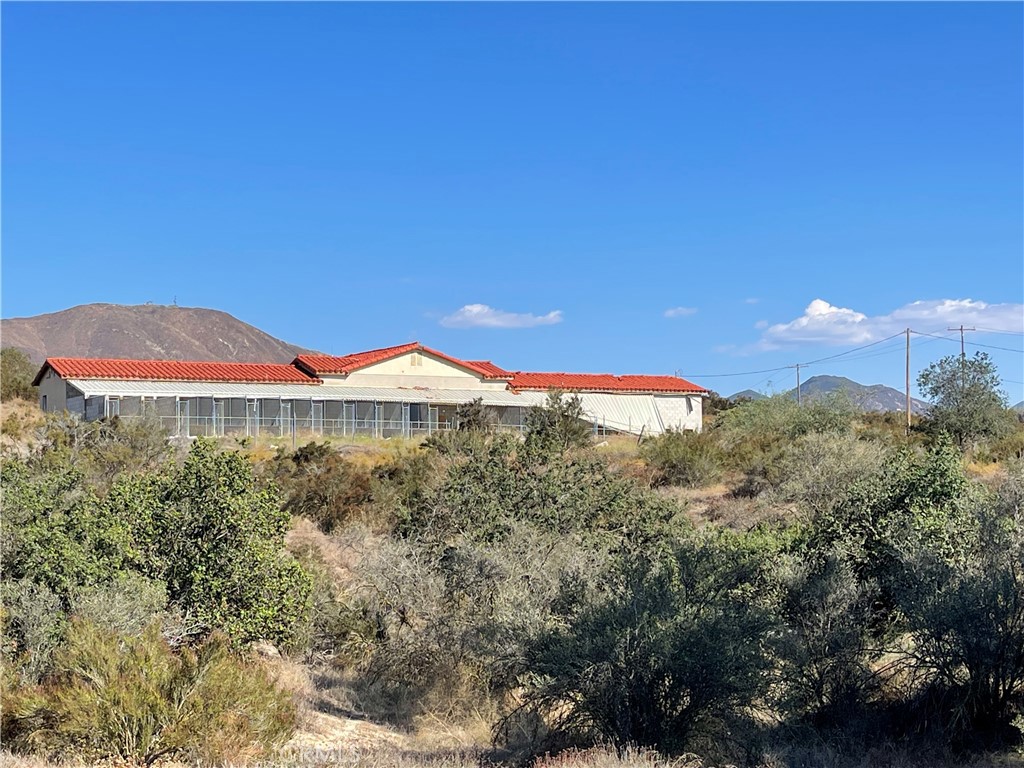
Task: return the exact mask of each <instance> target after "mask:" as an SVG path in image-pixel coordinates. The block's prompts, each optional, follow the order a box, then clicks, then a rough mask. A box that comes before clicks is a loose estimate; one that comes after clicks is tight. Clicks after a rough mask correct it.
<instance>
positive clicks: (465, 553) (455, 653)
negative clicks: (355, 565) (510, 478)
mask: <svg viewBox="0 0 1024 768" xmlns="http://www.w3.org/2000/svg"><path fill="white" fill-rule="evenodd" d="M605 557H606V555H605V553H603V552H601V551H597V550H595V549H593V548H591V547H589V546H587V545H585V544H583V543H582V542H581V541H580V539H579V537H577V536H556V535H553V534H551V533H550V532H544V531H540V530H538V529H537V528H536V527H534V526H531V525H528V524H525V523H517V524H515V526H514V530H513V532H512V535H511V536H510V537H509V538H508V540H507V541H506V542H504V543H503V544H502V546H500V547H493V546H489V545H488V544H486V543H481V542H478V541H473V540H472V539H469V538H467V537H455V538H453V539H452V540H450V541H449V543H448V545H447V546H445V547H444V549H442V550H438V549H436V548H434V547H432V546H429V545H424V543H421V542H414V541H404V542H390V543H387V544H385V545H384V546H383V547H381V549H380V550H379V551H378V552H376V553H374V554H373V555H372V556H371V557H369V558H367V561H366V562H364V564H363V567H362V576H363V579H364V580H365V586H364V588H363V589H362V591H361V592H360V599H361V604H362V607H363V610H364V612H365V615H366V617H367V621H368V622H369V624H370V626H371V627H374V628H375V630H374V634H373V637H372V638H367V643H368V646H369V647H368V648H367V650H368V655H367V656H366V657H365V658H364V663H363V666H362V682H361V690H362V691H363V693H364V695H365V696H366V697H367V698H372V699H373V700H375V701H376V702H378V707H382V712H381V713H380V714H383V715H385V716H387V717H389V718H391V719H395V720H398V721H399V722H402V723H408V722H409V721H410V720H411V718H412V717H413V716H415V715H416V714H420V713H422V712H424V711H431V712H435V713H440V714H442V715H445V716H452V715H459V714H465V713H467V712H472V711H474V710H479V709H487V708H488V707H491V706H493V705H494V704H495V703H496V702H497V701H500V699H501V697H502V696H503V695H505V694H506V693H508V692H509V691H511V690H512V689H514V688H515V687H516V685H517V680H518V674H519V673H520V672H521V671H522V670H523V666H522V665H523V654H524V649H525V646H526V644H527V643H528V642H529V640H530V639H531V638H532V637H533V636H535V635H536V634H537V633H538V632H540V631H541V630H543V629H545V628H547V627H548V626H550V623H551V621H552V606H553V604H554V602H555V601H556V600H557V599H558V597H559V594H560V592H559V586H560V583H561V582H562V581H563V580H571V581H573V582H578V581H584V582H585V581H587V580H589V578H590V574H591V573H593V572H594V571H596V570H597V569H599V568H600V566H601V564H602V563H603V562H604V559H605Z"/></svg>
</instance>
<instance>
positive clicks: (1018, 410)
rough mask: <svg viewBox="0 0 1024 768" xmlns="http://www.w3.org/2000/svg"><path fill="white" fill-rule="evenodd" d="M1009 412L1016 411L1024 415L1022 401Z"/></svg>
mask: <svg viewBox="0 0 1024 768" xmlns="http://www.w3.org/2000/svg"><path fill="white" fill-rule="evenodd" d="M1011 410H1014V411H1017V413H1024V400H1021V401H1020V402H1019V403H1017V404H1016V405H1015V406H1013V408H1012V409H1011Z"/></svg>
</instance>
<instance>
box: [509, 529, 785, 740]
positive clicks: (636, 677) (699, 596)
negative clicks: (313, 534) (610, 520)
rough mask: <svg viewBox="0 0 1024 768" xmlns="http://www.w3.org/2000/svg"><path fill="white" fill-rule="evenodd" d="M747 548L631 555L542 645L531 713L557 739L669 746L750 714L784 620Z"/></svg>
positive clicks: (729, 543)
mask: <svg viewBox="0 0 1024 768" xmlns="http://www.w3.org/2000/svg"><path fill="white" fill-rule="evenodd" d="M737 543H738V540H736V539H730V538H729V537H727V536H725V535H724V534H722V535H715V536H709V537H699V538H694V539H690V540H683V541H677V542H674V543H669V542H663V543H662V546H660V547H657V546H650V545H649V544H647V545H644V546H641V547H636V548H626V549H624V550H623V551H622V552H621V553H620V554H619V556H618V557H617V558H616V560H615V561H614V563H613V566H612V567H611V568H610V569H608V570H607V571H606V572H605V573H604V576H603V579H602V587H603V588H602V589H601V590H600V591H599V592H598V593H597V594H596V595H594V596H591V597H586V596H583V597H582V598H581V599H579V600H570V601H568V602H567V604H566V606H565V607H566V613H565V615H564V624H562V625H560V626H557V627H555V628H553V629H552V630H550V631H547V632H544V633H542V634H541V635H540V636H539V637H538V638H537V640H535V641H534V643H532V644H531V647H530V648H529V650H528V654H527V669H529V670H530V675H529V677H528V678H527V680H528V681H530V682H529V685H528V689H527V691H526V692H525V694H524V697H525V704H524V706H525V707H526V708H527V709H532V710H534V711H536V712H537V713H539V714H540V716H541V717H542V719H543V720H544V721H546V722H548V723H549V724H551V726H552V727H553V729H554V732H555V733H556V734H562V735H566V734H578V735H579V736H580V737H582V738H585V739H587V740H590V741H610V742H612V743H614V744H615V745H616V746H618V747H624V746H627V745H638V746H642V747H654V748H657V749H661V750H667V751H679V750H682V749H685V748H686V747H687V745H688V744H690V743H691V741H692V740H693V738H694V737H695V736H696V735H698V734H701V733H708V732H712V731H715V730H717V729H718V728H719V727H720V726H721V725H722V723H723V722H724V721H725V720H727V719H729V718H731V717H735V716H739V715H741V713H742V711H743V710H744V709H745V708H746V707H747V706H748V705H749V704H750V703H751V702H752V701H753V700H754V699H755V698H756V697H757V696H758V695H760V694H761V693H762V692H763V690H764V686H765V683H766V674H765V673H766V671H767V669H768V665H769V653H768V648H767V640H768V637H769V634H770V632H771V630H772V628H773V625H774V621H773V619H772V617H771V616H770V614H769V612H768V611H766V610H765V609H764V608H763V607H762V606H761V605H760V603H759V600H758V597H757V594H758V588H757V584H758V582H759V581H760V579H761V567H762V563H761V559H760V557H759V556H758V555H757V554H756V553H754V552H752V551H750V550H747V549H745V548H744V547H742V546H737ZM573 591H574V592H575V590H573ZM577 594H579V593H578V592H577Z"/></svg>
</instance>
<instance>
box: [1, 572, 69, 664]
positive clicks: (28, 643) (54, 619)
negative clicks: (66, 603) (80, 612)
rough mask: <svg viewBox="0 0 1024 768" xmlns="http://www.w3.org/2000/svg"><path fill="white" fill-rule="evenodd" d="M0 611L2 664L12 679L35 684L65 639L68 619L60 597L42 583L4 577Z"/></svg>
mask: <svg viewBox="0 0 1024 768" xmlns="http://www.w3.org/2000/svg"><path fill="white" fill-rule="evenodd" d="M0 603H2V606H3V607H2V611H3V614H2V615H3V647H2V650H3V659H2V661H3V664H4V667H6V668H7V669H8V671H9V672H10V673H11V675H12V676H13V673H14V672H15V671H17V673H18V676H19V677H21V679H23V680H26V681H32V682H34V681H36V680H38V679H39V678H40V677H41V676H42V675H43V674H45V673H46V672H47V671H48V670H49V668H50V660H51V657H52V655H53V651H54V650H55V649H56V648H57V647H58V646H59V645H60V643H61V642H62V640H63V639H64V631H65V625H66V623H67V619H66V617H65V614H64V610H63V606H62V605H61V601H60V598H59V597H57V595H55V594H54V593H53V592H52V591H51V590H50V589H49V588H48V587H47V586H46V585H45V584H38V583H36V582H34V581H31V580H30V579H27V578H23V579H19V580H17V581H11V580H8V579H7V578H6V577H5V579H4V581H3V583H2V584H0Z"/></svg>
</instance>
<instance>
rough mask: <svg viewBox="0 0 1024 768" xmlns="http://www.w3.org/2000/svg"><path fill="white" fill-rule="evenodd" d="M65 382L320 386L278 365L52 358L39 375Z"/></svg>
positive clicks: (293, 369) (284, 366)
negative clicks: (48, 374)
mask: <svg viewBox="0 0 1024 768" xmlns="http://www.w3.org/2000/svg"><path fill="white" fill-rule="evenodd" d="M48 367H49V368H52V369H53V370H54V371H56V372H57V373H58V374H59V375H60V376H61V377H62V378H65V379H148V380H151V381H237V382H264V383H274V384H284V383H287V384H319V383H320V380H319V379H317V378H314V377H312V376H310V375H308V374H307V373H305V372H304V371H301V370H299V369H298V368H296V367H295V366H293V365H280V364H276V363H213V362H188V361H183V360H109V359H98V358H87V357H49V358H47V359H46V362H45V363H44V364H43V367H42V368H41V369H40V371H39V373H38V374H36V379H35V382H34V383H35V384H37V385H38V384H39V382H40V381H42V378H43V375H44V374H45V373H46V369H47V368H48Z"/></svg>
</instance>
